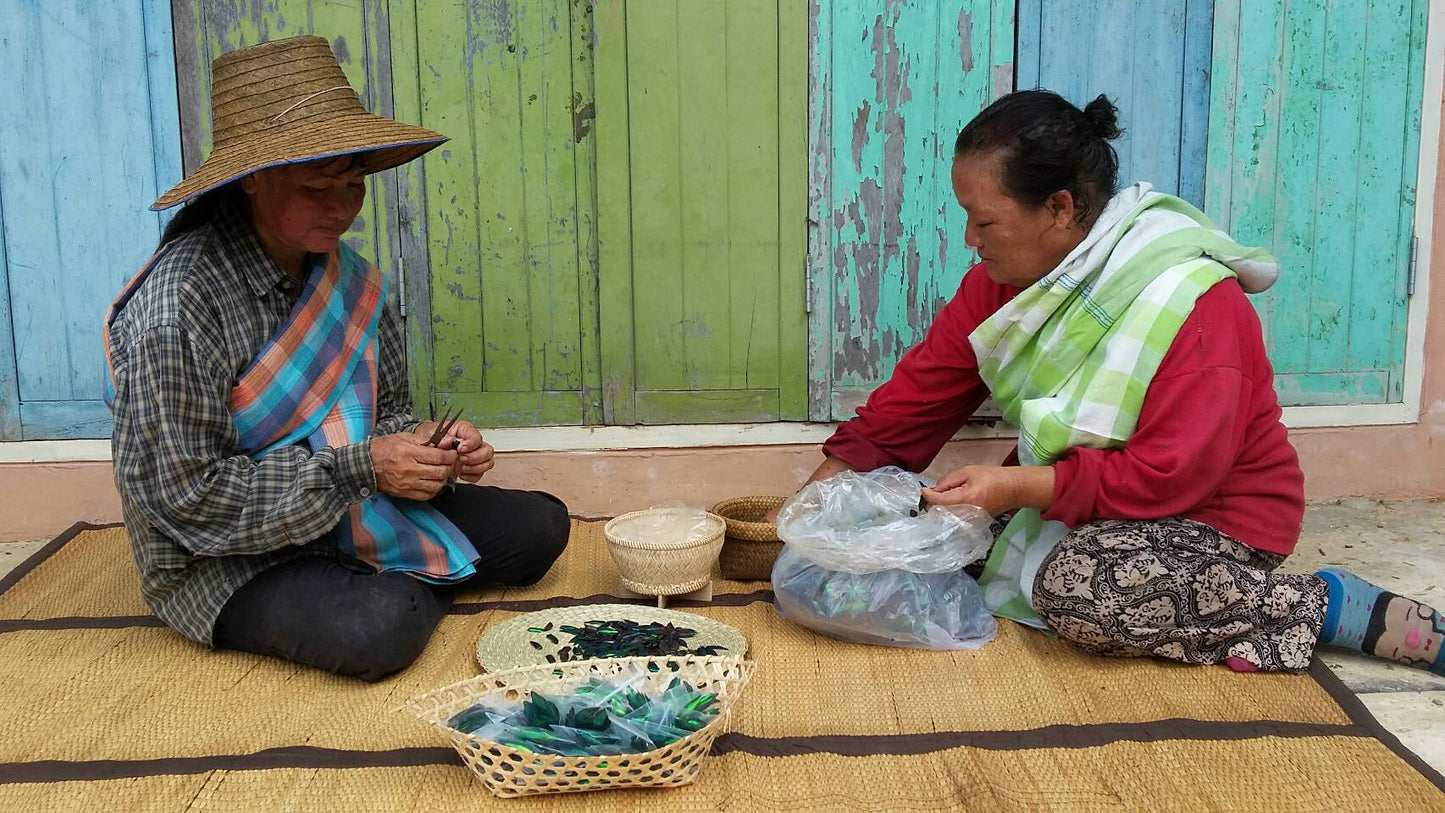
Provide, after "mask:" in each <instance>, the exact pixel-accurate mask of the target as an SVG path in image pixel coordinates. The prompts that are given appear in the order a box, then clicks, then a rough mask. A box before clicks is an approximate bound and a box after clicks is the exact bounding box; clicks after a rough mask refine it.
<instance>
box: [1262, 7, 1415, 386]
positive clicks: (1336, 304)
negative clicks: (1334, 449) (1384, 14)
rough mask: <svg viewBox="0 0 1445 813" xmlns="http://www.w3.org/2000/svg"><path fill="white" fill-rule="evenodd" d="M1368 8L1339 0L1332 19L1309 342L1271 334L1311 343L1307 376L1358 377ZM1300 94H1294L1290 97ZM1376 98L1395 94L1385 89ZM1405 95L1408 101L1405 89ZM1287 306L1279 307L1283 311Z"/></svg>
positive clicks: (1285, 193)
mask: <svg viewBox="0 0 1445 813" xmlns="http://www.w3.org/2000/svg"><path fill="white" fill-rule="evenodd" d="M1367 7H1368V2H1367V0H1337V2H1332V3H1330V4H1329V6H1328V11H1327V12H1326V15H1325V31H1324V55H1323V63H1324V64H1323V67H1322V69H1321V81H1325V82H1328V83H1329V85H1330V87H1331V89H1330V90H1327V91H1324V92H1323V93H1322V94H1321V97H1320V139H1319V144H1318V146H1317V148H1316V150H1315V155H1316V161H1318V162H1319V163H1318V165H1319V167H1320V169H1321V170H1322V171H1321V172H1320V173H1319V175H1318V178H1319V180H1318V193H1317V195H1316V196H1315V198H1314V201H1313V203H1314V211H1315V242H1314V250H1313V254H1314V257H1315V258H1316V262H1315V264H1314V272H1313V273H1312V274H1311V279H1312V281H1313V283H1314V284H1313V286H1312V287H1311V290H1310V299H1309V306H1308V307H1309V321H1308V329H1307V332H1306V333H1305V334H1304V335H1302V336H1296V335H1289V334H1285V333H1282V332H1281V331H1278V330H1275V331H1273V332H1272V333H1271V336H1272V338H1273V339H1274V340H1275V342H1276V346H1279V345H1283V344H1286V343H1288V342H1298V341H1304V342H1305V343H1306V350H1305V362H1306V363H1305V368H1304V369H1305V370H1310V371H1315V370H1347V369H1350V367H1349V359H1348V350H1349V331H1350V328H1351V324H1350V322H1349V313H1348V309H1349V306H1350V278H1351V277H1352V276H1354V273H1355V264H1354V262H1353V261H1352V258H1353V257H1354V256H1355V243H1356V241H1357V239H1359V237H1360V236H1361V235H1360V233H1359V228H1360V227H1361V226H1363V225H1364V223H1363V219H1362V217H1361V215H1365V214H1366V213H1364V212H1361V211H1360V209H1359V201H1358V197H1357V196H1358V193H1359V180H1360V179H1359V174H1360V173H1359V168H1358V165H1359V163H1360V158H1359V156H1360V146H1361V132H1360V129H1361V127H1362V126H1363V124H1364V121H1363V119H1362V118H1361V113H1362V109H1361V108H1362V105H1361V100H1360V99H1359V97H1358V95H1357V94H1358V93H1359V90H1360V88H1361V87H1362V86H1363V82H1364V68H1365V36H1361V33H1363V31H1364V25H1365V12H1366V10H1367ZM1291 11H1293V9H1291ZM1291 16H1293V15H1291ZM1305 58H1308V55H1305ZM1295 89H1296V88H1294V87H1292V86H1291V87H1288V88H1286V89H1285V93H1286V94H1288V93H1290V92H1293V91H1294V90H1295ZM1376 92H1378V93H1385V92H1387V91H1386V89H1385V88H1378V89H1376ZM1399 95H1400V96H1401V97H1402V99H1403V96H1404V91H1403V89H1401V91H1400V94H1399ZM1396 140H1397V141H1398V140H1399V136H1396ZM1281 152H1282V153H1283V150H1281ZM1283 159H1284V156H1283V155H1282V156H1281V160H1283ZM1397 172H1398V169H1397ZM1397 177H1398V175H1397ZM1396 189H1398V181H1397V186H1396ZM1301 191H1302V190H1295V189H1289V188H1282V189H1280V190H1279V194H1280V195H1281V196H1282V197H1284V199H1285V202H1286V205H1288V206H1291V207H1293V206H1300V205H1307V204H1308V202H1309V198H1308V197H1305V196H1303V195H1301V196H1300V197H1296V195H1300V192H1301ZM1395 205H1398V204H1397V203H1392V204H1391V207H1390V208H1391V209H1392V210H1393V209H1394V206H1395ZM1391 214H1392V215H1393V214H1394V212H1393V211H1392V212H1391ZM1366 216H1368V215H1366ZM1390 221H1391V222H1392V223H1393V222H1394V218H1393V217H1391V218H1390ZM1392 231H1393V229H1392ZM1392 236H1393V235H1392ZM1364 238H1365V239H1366V240H1373V239H1375V235H1373V234H1369V233H1366V234H1365V235H1364ZM1283 304H1284V303H1278V302H1277V303H1276V309H1277V310H1278V309H1279V308H1280V307H1281V306H1282V305H1283ZM1290 304H1294V303H1290Z"/></svg>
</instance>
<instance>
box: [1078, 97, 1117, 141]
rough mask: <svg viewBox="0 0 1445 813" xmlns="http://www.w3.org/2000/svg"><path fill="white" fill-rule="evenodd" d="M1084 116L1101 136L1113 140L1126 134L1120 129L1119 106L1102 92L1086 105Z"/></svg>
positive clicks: (1097, 134) (1095, 133) (1096, 133)
mask: <svg viewBox="0 0 1445 813" xmlns="http://www.w3.org/2000/svg"><path fill="white" fill-rule="evenodd" d="M1084 118H1086V119H1088V120H1089V126H1090V127H1091V128H1092V129H1093V131H1094V135H1096V136H1098V137H1099V138H1102V139H1106V140H1111V141H1112V140H1113V139H1116V138H1118V137H1119V136H1121V135H1123V134H1124V131H1123V130H1121V129H1119V108H1117V107H1115V106H1114V103H1113V102H1111V101H1109V97H1108V96H1105V95H1104V94H1102V93H1100V94H1099V95H1098V96H1097V97H1095V98H1094V101H1092V102H1089V103H1088V104H1087V105H1085V106H1084Z"/></svg>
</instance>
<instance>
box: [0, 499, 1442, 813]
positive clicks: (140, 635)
mask: <svg viewBox="0 0 1445 813" xmlns="http://www.w3.org/2000/svg"><path fill="white" fill-rule="evenodd" d="M598 529H600V525H597V524H579V525H577V526H576V528H575V529H574V530H575V531H576V534H575V535H574V540H573V543H572V546H571V549H570V550H569V552H568V554H567V556H566V557H565V558H564V560H563V561H562V562H561V563H560V567H559V569H558V572H556V573H554V574H553V575H552V576H549V577H548V579H547V580H546V581H544V583H543V584H540V585H537V586H535V587H533V588H529V589H526V590H506V591H503V590H500V589H493V590H488V591H477V592H476V593H474V594H473V595H471V596H467V597H464V599H463V604H462V605H459V606H460V610H459V612H457V613H454V614H453V615H450V616H448V617H447V618H446V619H445V620H444V621H443V622H442V624H441V626H440V627H439V629H438V631H437V634H436V636H435V638H434V639H433V641H432V642H431V644H430V645H429V646H428V648H427V651H426V652H425V653H424V654H423V656H422V658H421V659H420V660H419V661H418V662H417V663H416V664H415V665H414V666H413V667H412V668H411V669H408V670H407V671H406V672H404V673H403V674H401V675H399V676H397V677H394V678H392V679H390V680H387V681H384V682H382V683H379V684H371V685H368V684H363V683H359V682H356V681H351V680H345V679H340V678H335V677H332V676H329V675H326V674H323V673H320V672H316V671H314V670H310V669H304V668H301V667H295V666H290V665H287V664H285V663H282V662H279V661H275V660H272V659H266V658H261V657H258V656H252V655H246V654H241V653H234V652H212V651H208V650H205V649H204V648H202V647H199V646H196V645H193V644H190V643H188V642H186V641H185V640H184V639H182V638H180V637H179V636H178V635H176V634H174V633H172V632H170V631H169V630H166V629H164V628H160V627H155V626H144V625H132V624H128V623H127V624H122V625H117V626H109V627H105V626H65V625H60V626H43V627H33V628H11V629H9V630H8V631H6V632H5V633H4V634H0V681H3V685H4V687H5V689H6V692H7V694H8V702H7V703H5V704H0V730H3V731H5V732H6V734H5V736H4V737H3V738H0V809H14V810H32V809H64V810H76V809H88V808H90V807H93V806H95V805H96V804H98V803H100V802H101V801H102V800H103V802H104V806H105V807H107V808H108V809H124V810H131V809H136V810H145V809H154V810H260V809H277V808H290V809H304V810H329V809H335V810H347V811H355V810H395V809H416V810H427V811H447V810H475V809H478V808H483V809H490V808H492V807H494V806H495V808H496V809H524V808H525V809H531V808H540V807H542V806H544V805H545V806H547V807H548V809H555V810H562V811H567V810H583V809H584V806H586V807H587V808H593V809H595V808H605V809H617V810H635V809H652V808H654V807H655V808H657V809H667V810H674V811H675V810H719V809H721V810H735V811H746V810H772V809H779V808H787V809H795V810H833V809H858V810H935V809H944V808H957V807H959V806H967V807H973V808H976V809H979V810H1034V809H1058V810H1114V809H1197V808H1200V807H1213V808H1217V809H1241V810H1244V809H1248V810H1252V811H1253V810H1259V809H1261V806H1262V805H1267V806H1271V807H1278V808H1279V809H1297V810H1306V809H1326V808H1327V809H1351V810H1432V809H1441V810H1445V794H1442V792H1441V790H1440V789H1438V788H1437V787H1436V786H1435V785H1434V784H1433V783H1434V782H1438V781H1440V780H1439V777H1438V775H1432V774H1431V773H1430V772H1429V770H1428V768H1424V767H1423V765H1422V764H1421V763H1419V762H1418V760H1414V761H1413V762H1412V761H1410V760H1411V759H1412V755H1409V754H1408V752H1404V751H1403V749H1399V746H1398V742H1395V741H1394V738H1393V737H1392V736H1390V735H1389V734H1388V733H1386V732H1383V730H1382V729H1380V728H1379V727H1378V724H1376V723H1375V722H1374V721H1373V719H1372V718H1370V717H1369V715H1368V712H1366V711H1365V710H1364V708H1363V706H1362V705H1361V704H1360V703H1359V702H1358V700H1357V699H1355V698H1354V697H1353V696H1352V695H1349V694H1348V692H1347V690H1344V688H1343V687H1342V686H1341V685H1340V684H1339V682H1338V680H1336V679H1334V678H1333V676H1332V675H1329V674H1328V670H1326V669H1324V668H1323V667H1322V666H1318V665H1317V667H1316V669H1315V670H1314V672H1312V674H1311V675H1304V676H1284V675H1236V674H1234V673H1232V672H1230V671H1228V670H1226V669H1220V668H1203V667H1182V666H1173V665H1169V664H1163V663H1159V662H1155V661H1146V660H1130V659H1103V658H1095V657H1091V656H1088V655H1085V654H1083V653H1081V652H1079V651H1078V650H1076V649H1074V648H1072V647H1070V646H1068V645H1066V644H1063V643H1061V642H1059V641H1056V640H1053V639H1050V638H1048V637H1046V636H1043V635H1041V634H1038V633H1036V632H1034V631H1031V630H1026V629H1023V628H1021V627H1018V626H1015V625H1013V624H1009V623H1004V624H1002V625H1001V630H1000V635H999V638H998V639H997V640H996V641H994V642H993V643H991V644H989V645H988V646H987V647H985V648H984V649H983V650H981V651H978V652H971V653H964V652H961V653H947V652H919V651H912V650H898V649H885V648H877V647H862V646H854V645H849V644H843V643H840V642H836V641H833V640H831V639H826V638H821V637H818V636H815V635H813V634H811V633H808V632H806V631H804V630H802V629H801V628H799V627H796V626H794V625H792V624H789V623H788V622H786V621H783V620H782V619H781V618H779V617H778V615H777V613H776V611H775V610H774V608H773V606H772V604H771V603H770V601H769V599H770V595H769V594H768V593H767V592H766V591H760V590H759V587H765V585H759V584H757V583H746V584H731V583H721V584H719V586H718V592H719V593H720V594H721V598H720V600H721V601H722V602H723V606H708V607H698V608H694V609H693V610H692V611H695V612H698V613H700V614H704V615H707V616H709V617H712V618H716V619H718V620H720V621H724V622H726V623H729V624H732V625H733V626H735V627H737V628H738V629H739V630H740V631H742V633H743V634H744V635H745V636H747V638H748V640H749V643H750V646H751V650H750V656H751V657H753V658H755V659H756V660H757V661H758V663H759V671H758V674H757V676H756V678H755V679H754V681H753V682H752V684H751V685H750V686H749V688H748V689H747V691H746V692H745V693H744V695H743V698H742V700H741V703H740V705H739V706H738V708H737V710H736V713H735V716H734V718H733V731H734V733H732V734H729V735H727V736H725V737H723V738H722V739H720V740H719V741H718V744H717V746H716V747H715V756H714V758H712V759H710V760H709V761H708V763H707V765H706V766H705V767H704V771H703V773H702V776H701V778H700V779H699V781H698V783H697V784H696V785H694V786H691V787H688V788H683V789H678V790H674V791H664V792H618V791H609V792H606V793H602V794H581V795H565V796H558V797H552V798H549V799H547V800H545V801H537V800H509V801H505V802H503V801H498V800H493V799H492V798H491V797H490V796H489V795H488V794H487V793H486V791H485V790H484V789H483V788H482V787H481V786H480V784H478V783H477V782H475V781H473V780H472V779H471V775H470V774H469V773H468V772H467V771H466V769H465V768H463V767H461V766H460V764H459V763H458V762H457V760H456V758H455V755H454V754H453V753H452V751H451V750H450V749H449V748H447V747H445V746H444V745H442V744H441V742H440V741H439V740H437V739H434V735H433V734H432V733H431V732H430V731H429V730H428V729H426V728H425V727H424V726H422V725H421V724H420V723H417V722H414V721H412V720H409V719H407V718H405V717H403V716H401V715H397V714H393V713H391V711H390V710H391V709H392V708H393V707H395V706H396V705H398V704H399V703H400V702H402V701H403V700H405V699H406V698H408V697H411V696H413V695H415V694H419V693H421V692H424V691H427V690H429V689H432V688H435V687H438V686H442V685H445V684H448V683H451V682H453V681H456V680H460V679H462V678H464V677H468V676H470V675H471V674H474V672H475V667H474V665H473V660H472V649H473V646H474V644H475V642H476V639H477V635H478V634H479V632H481V631H482V630H483V629H485V628H486V627H488V626H489V625H492V624H495V623H498V622H500V621H501V620H504V619H506V618H511V617H513V616H514V615H515V613H516V612H519V611H522V610H531V609H537V608H538V607H541V606H546V605H548V604H574V603H576V600H577V599H578V598H582V597H586V596H590V595H594V594H596V593H599V592H607V591H608V582H607V580H608V579H610V578H612V571H611V570H610V561H609V562H606V567H605V568H604V565H603V562H604V560H606V553H605V549H602V548H603V545H602V542H601V539H600V535H599V534H598V533H597V531H598ZM116 536H117V533H116V531H113V530H98V531H86V532H84V533H82V534H80V535H79V536H77V537H76V538H74V539H73V540H71V542H70V543H69V544H67V545H66V546H64V547H61V548H59V549H58V550H53V551H52V552H51V558H50V559H49V560H47V561H45V562H43V563H41V564H39V565H38V566H34V567H31V568H29V572H28V573H25V574H23V575H21V576H20V577H19V578H18V579H13V580H11V584H10V586H9V589H7V590H5V592H3V593H0V619H5V618H8V619H17V618H36V617H39V618H65V617H70V616H76V615H80V614H81V611H82V610H88V611H89V612H90V613H93V614H101V613H103V612H104V610H103V608H105V607H111V608H120V607H124V603H123V602H124V600H125V599H123V598H119V597H111V599H110V604H107V603H106V601H105V600H104V598H103V597H101V596H92V597H82V596H73V597H72V603H71V604H69V605H66V604H64V603H63V598H62V597H63V592H64V591H63V590H61V589H59V588H58V587H57V585H56V584H55V583H54V582H64V583H66V584H69V585H70V586H71V589H76V588H77V586H78V585H79V584H86V585H90V589H91V590H110V591H113V590H118V589H124V588H123V587H121V586H120V585H122V584H123V582H121V581H120V580H119V578H118V577H116V576H114V574H115V572H116V571H126V570H127V569H129V568H132V567H133V565H131V563H130V558H129V552H128V550H127V549H126V547H125V545H124V539H123V537H121V539H120V540H119V544H117V540H116V539H115V537H116ZM72 546H75V548H74V549H73V550H72V549H71V548H72ZM599 553H600V556H599ZM66 562H69V567H70V568H76V567H89V568H93V570H92V571H91V573H92V575H93V579H94V580H86V579H81V580H79V581H77V580H76V579H75V578H74V577H73V575H72V574H71V573H70V572H69V571H68V570H66V569H64V568H61V567H58V566H57V565H59V564H61V563H66ZM102 574H103V575H102ZM132 579H133V577H132ZM95 585H104V586H103V587H99V588H98V587H96V586H95ZM131 589H134V588H133V582H132V587H131ZM22 602H23V603H24V607H25V609H23V610H22V609H19V607H20V605H21V603H22ZM468 602H470V604H468ZM27 613H29V615H27ZM117 615H123V614H117ZM1266 809H1268V808H1266Z"/></svg>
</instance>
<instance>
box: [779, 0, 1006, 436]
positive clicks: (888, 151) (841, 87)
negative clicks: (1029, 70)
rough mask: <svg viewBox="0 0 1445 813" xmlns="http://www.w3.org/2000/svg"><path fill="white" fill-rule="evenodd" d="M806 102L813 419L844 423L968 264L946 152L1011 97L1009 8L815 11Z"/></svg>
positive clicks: (992, 3)
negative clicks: (983, 113) (983, 114)
mask: <svg viewBox="0 0 1445 813" xmlns="http://www.w3.org/2000/svg"><path fill="white" fill-rule="evenodd" d="M813 9H814V19H813V47H812V55H811V60H812V70H811V71H810V76H811V82H810V86H809V92H808V115H809V127H808V150H809V157H808V164H809V167H808V170H809V171H808V179H809V184H808V186H809V189H808V197H809V223H810V227H809V247H808V254H809V260H808V265H809V271H810V273H809V297H808V299H809V302H810V305H809V311H810V316H809V379H810V384H809V393H808V395H809V414H810V416H811V417H812V418H813V419H814V420H834V419H843V418H847V417H849V416H850V415H851V414H852V412H853V409H854V408H856V407H857V406H858V405H859V404H860V403H862V402H863V401H864V400H865V399H866V398H867V396H868V393H870V392H871V391H872V390H873V389H874V388H875V387H877V386H878V385H879V384H880V383H882V382H883V381H885V380H887V378H888V376H889V375H890V374H891V373H892V371H893V366H894V365H895V364H896V363H897V362H898V359H899V357H900V356H902V355H903V352H904V351H905V350H907V349H908V348H909V347H911V346H912V345H914V344H915V343H917V342H918V341H920V340H921V339H922V338H923V334H924V332H926V331H927V330H928V326H929V325H930V324H932V323H933V317H934V315H935V314H936V313H937V312H938V310H939V308H941V307H942V306H943V304H944V303H945V302H947V301H948V299H949V298H950V297H952V296H953V294H954V292H955V291H956V290H957V289H958V284H959V282H960V280H962V279H963V275H964V273H965V272H966V271H967V270H968V268H969V266H970V265H972V264H973V262H974V261H975V258H974V257H973V254H972V252H971V251H970V250H969V249H968V247H967V246H965V245H964V242H963V231H964V225H965V224H964V213H963V210H961V209H960V208H959V207H958V203H957V202H956V201H955V200H954V197H953V189H952V183H951V180H950V174H949V173H950V168H951V166H952V156H953V143H954V140H955V139H956V138H957V136H958V131H959V130H960V129H962V127H963V125H964V124H965V123H966V122H968V121H969V120H970V119H972V118H973V117H974V116H975V115H977V114H978V112H979V111H980V110H982V109H983V108H984V107H985V106H987V105H988V104H989V103H990V102H991V101H993V100H994V99H995V98H997V97H998V96H999V95H1001V94H1003V93H1007V92H1008V91H1010V90H1012V89H1013V74H1014V64H1013V53H1014V2H1013V0H989V2H982V1H981V0H936V2H935V1H934V0H928V2H920V1H919V0H914V1H913V2H908V0H886V2H881V3H880V2H878V1H877V0H820V1H819V2H815V3H814V4H813Z"/></svg>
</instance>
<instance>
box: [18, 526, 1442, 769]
mask: <svg viewBox="0 0 1445 813" xmlns="http://www.w3.org/2000/svg"><path fill="white" fill-rule="evenodd" d="M45 542H46V540H33V541H24V542H0V577H3V576H4V575H5V574H6V573H8V572H10V570H11V569H13V568H14V567H16V566H17V565H19V564H20V563H21V562H23V561H24V560H25V559H26V557H28V556H30V554H32V553H34V552H35V551H36V550H38V549H39V548H40V547H41V546H42V545H44V544H45ZM1325 565H1340V566H1342V567H1345V568H1348V569H1350V570H1352V571H1354V572H1355V573H1357V574H1359V575H1360V576H1363V577H1364V578H1367V579H1369V580H1371V581H1373V582H1375V583H1376V584H1379V585H1381V586H1383V587H1385V588H1386V589H1389V590H1392V591H1394V592H1397V593H1400V594H1402V595H1407V596H1411V597H1413V598H1418V599H1421V600H1424V601H1428V602H1430V603H1431V604H1433V605H1434V606H1435V607H1445V503H1439V502H1423V501H1422V502H1395V503H1380V502H1375V501H1373V500H1348V501H1345V502H1341V503H1332V504H1327V505H1312V506H1310V508H1309V510H1308V512H1307V513H1306V515H1305V527H1304V534H1303V536H1302V537H1301V539H1300V544H1299V547H1298V548H1297V549H1296V552H1295V555H1294V556H1291V557H1290V558H1289V560H1288V561H1287V562H1286V563H1285V568H1287V569H1291V570H1297V571H1301V572H1310V571H1313V570H1315V569H1317V568H1320V567H1323V566H1325ZM1320 656H1321V658H1322V659H1323V660H1324V662H1325V663H1326V664H1328V665H1329V667H1330V668H1331V669H1333V670H1334V671H1335V673H1336V674H1338V675H1339V676H1340V678H1341V679H1342V680H1343V681H1344V682H1345V683H1346V684H1347V685H1348V686H1349V687H1350V688H1351V689H1353V690H1354V691H1355V692H1356V693H1358V694H1359V696H1360V699H1361V700H1363V701H1364V703H1365V705H1366V706H1368V707H1369V709H1370V711H1371V712H1372V713H1373V714H1374V715H1375V716H1376V717H1377V718H1378V719H1379V720H1380V722H1381V723H1382V724H1383V725H1384V726H1385V727H1386V728H1388V729H1390V730H1391V731H1393V732H1394V733H1395V735H1396V736H1398V737H1399V738H1400V741H1401V742H1403V743H1404V744H1405V746H1406V747H1408V748H1410V749H1411V750H1412V751H1414V752H1415V753H1416V754H1419V755H1420V757H1421V758H1422V759H1424V760H1425V761H1426V762H1428V763H1430V764H1431V765H1432V766H1434V767H1435V768H1436V770H1440V771H1445V677H1440V676H1437V675H1434V674H1432V673H1430V672H1425V671H1423V670H1420V669H1411V668H1408V667H1404V666H1398V665H1395V664H1392V663H1387V662H1385V661H1381V660H1377V659H1374V658H1366V657H1363V656H1360V655H1358V654H1352V653H1349V652H1338V651H1335V650H1331V649H1321V650H1320Z"/></svg>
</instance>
